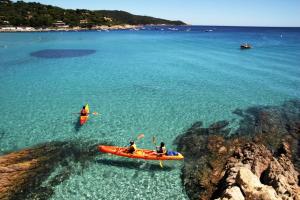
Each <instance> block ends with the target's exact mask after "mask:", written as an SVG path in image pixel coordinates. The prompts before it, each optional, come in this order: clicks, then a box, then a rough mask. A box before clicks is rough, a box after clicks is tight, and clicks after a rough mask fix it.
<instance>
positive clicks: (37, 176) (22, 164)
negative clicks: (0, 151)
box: [0, 142, 97, 200]
mask: <svg viewBox="0 0 300 200" xmlns="http://www.w3.org/2000/svg"><path fill="white" fill-rule="evenodd" d="M96 152H97V149H96V146H95V145H90V144H89V145H88V144H83V145H82V144H80V142H52V143H48V144H42V145H38V146H36V147H32V148H28V149H23V150H20V151H17V152H12V153H9V154H6V155H3V156H0V199H1V200H10V199H47V198H49V196H51V194H52V193H53V190H52V187H53V186H55V185H57V184H59V183H60V182H61V181H63V180H65V179H67V178H68V176H69V175H70V169H72V166H70V165H71V164H70V163H71V161H75V162H79V163H82V164H83V165H84V163H85V161H86V160H90V159H91V157H92V156H94V155H95V154H96ZM58 164H62V165H63V166H65V168H64V169H65V171H63V172H61V173H60V174H59V175H58V176H56V177H54V179H53V180H50V184H51V185H49V187H48V188H46V187H42V186H41V184H42V182H43V181H44V180H45V179H46V178H47V177H48V176H49V175H50V174H51V172H52V171H53V170H54V169H55V168H56V167H57V165H58ZM68 171H69V172H68Z"/></svg>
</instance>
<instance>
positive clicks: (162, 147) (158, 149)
mask: <svg viewBox="0 0 300 200" xmlns="http://www.w3.org/2000/svg"><path fill="white" fill-rule="evenodd" d="M156 152H157V153H158V154H167V148H166V146H165V143H164V142H161V143H160V146H159V147H156Z"/></svg>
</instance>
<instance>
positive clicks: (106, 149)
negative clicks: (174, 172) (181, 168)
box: [98, 145, 184, 160]
mask: <svg viewBox="0 0 300 200" xmlns="http://www.w3.org/2000/svg"><path fill="white" fill-rule="evenodd" d="M98 150H99V151H100V152H103V153H110V154H114V155H117V156H123V157H128V158H137V159H144V160H182V159H183V158H184V157H183V155H181V154H180V153H177V154H178V155H172V156H168V155H161V154H158V153H156V151H154V150H148V149H137V150H136V151H135V152H134V153H128V152H127V147H117V146H103V145H100V146H98Z"/></svg>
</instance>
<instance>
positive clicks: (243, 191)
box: [175, 100, 300, 200]
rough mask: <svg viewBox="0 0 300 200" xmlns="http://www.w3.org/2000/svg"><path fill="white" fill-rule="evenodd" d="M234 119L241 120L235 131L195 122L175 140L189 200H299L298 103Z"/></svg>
mask: <svg viewBox="0 0 300 200" xmlns="http://www.w3.org/2000/svg"><path fill="white" fill-rule="evenodd" d="M234 113H235V114H237V115H239V116H240V117H241V120H240V122H239V126H238V128H237V129H235V130H230V128H229V127H231V126H230V123H229V122H227V121H220V122H217V123H214V124H212V125H210V126H209V127H208V128H204V127H202V122H196V123H195V124H194V125H192V126H191V128H190V129H188V130H187V131H186V133H185V134H183V135H181V136H179V137H178V138H177V139H176V140H175V143H176V144H177V145H178V151H180V152H182V153H183V155H185V163H184V168H183V170H182V182H183V185H184V187H185V189H186V193H187V195H188V196H189V198H190V199H203V200H205V199H243V198H244V199H268V197H267V196H269V197H270V198H271V199H272V198H273V199H296V200H298V199H299V198H298V197H299V196H300V194H299V185H300V184H299V173H298V172H299V167H300V101H299V100H292V101H287V102H285V103H284V104H283V105H281V106H258V107H251V108H248V109H246V110H240V109H237V110H235V111H234ZM242 196H243V197H242Z"/></svg>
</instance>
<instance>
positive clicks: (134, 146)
mask: <svg viewBox="0 0 300 200" xmlns="http://www.w3.org/2000/svg"><path fill="white" fill-rule="evenodd" d="M136 149H137V147H136V145H135V144H133V145H130V146H129V148H128V152H129V153H133V152H135V151H136Z"/></svg>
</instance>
